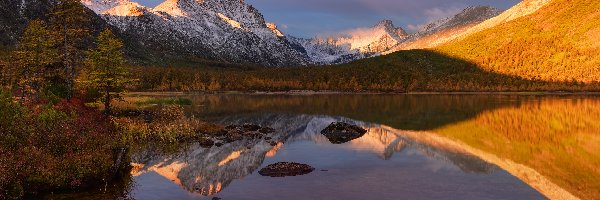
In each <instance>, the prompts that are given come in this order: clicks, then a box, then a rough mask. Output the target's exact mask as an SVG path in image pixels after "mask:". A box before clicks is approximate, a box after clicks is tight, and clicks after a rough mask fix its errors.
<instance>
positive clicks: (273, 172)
mask: <svg viewBox="0 0 600 200" xmlns="http://www.w3.org/2000/svg"><path fill="white" fill-rule="evenodd" d="M314 170H315V168H313V167H311V166H310V165H307V164H300V163H293V162H279V163H275V164H270V165H268V166H267V167H265V168H263V169H261V170H260V171H258V173H259V174H260V175H262V176H270V177H285V176H300V175H305V174H308V173H311V172H312V171H314Z"/></svg>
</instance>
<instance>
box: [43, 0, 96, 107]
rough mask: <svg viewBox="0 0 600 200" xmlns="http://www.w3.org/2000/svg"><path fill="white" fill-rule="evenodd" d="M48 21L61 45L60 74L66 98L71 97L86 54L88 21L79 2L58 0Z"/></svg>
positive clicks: (76, 0) (88, 35) (75, 0)
mask: <svg viewBox="0 0 600 200" xmlns="http://www.w3.org/2000/svg"><path fill="white" fill-rule="evenodd" d="M50 21H51V22H52V27H53V30H54V32H56V33H58V34H57V37H58V38H57V39H58V40H60V41H61V43H62V49H61V52H60V54H61V58H62V61H63V68H62V70H61V72H60V73H61V74H62V75H63V77H64V79H65V80H66V81H67V85H68V95H67V98H69V99H70V98H72V97H73V93H74V92H73V91H74V83H75V79H76V77H77V74H78V72H79V70H80V69H81V66H82V65H83V61H84V59H85V52H86V50H87V49H86V44H87V43H86V40H87V39H89V37H90V33H89V29H88V28H87V23H88V21H89V19H88V18H87V13H86V10H85V7H84V6H83V5H82V4H81V2H80V1H79V0H59V1H58V4H57V5H56V6H55V7H54V8H53V9H52V12H51V13H50Z"/></svg>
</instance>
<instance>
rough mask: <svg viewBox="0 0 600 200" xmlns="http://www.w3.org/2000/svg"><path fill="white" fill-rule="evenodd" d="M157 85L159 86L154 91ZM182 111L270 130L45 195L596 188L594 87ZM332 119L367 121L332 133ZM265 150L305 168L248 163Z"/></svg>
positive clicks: (155, 152)
mask: <svg viewBox="0 0 600 200" xmlns="http://www.w3.org/2000/svg"><path fill="white" fill-rule="evenodd" d="M163 97H164V96H163ZM183 97H185V98H189V99H191V100H192V102H193V103H192V105H190V106H186V107H185V109H186V113H187V115H189V116H190V117H196V118H200V119H204V120H207V121H211V122H215V123H219V124H223V125H229V124H244V123H253V124H260V125H263V126H268V127H271V128H274V129H275V130H276V132H275V133H273V134H272V135H270V137H271V138H270V141H275V142H268V141H267V139H244V140H241V141H236V142H232V143H228V144H224V145H223V146H220V147H216V146H213V147H211V148H203V147H201V146H200V145H199V144H188V145H182V146H179V147H175V148H171V149H169V150H164V149H160V150H159V148H154V147H148V148H144V149H142V150H139V151H135V153H134V154H133V155H132V165H133V166H134V169H133V170H132V172H131V178H130V179H128V180H125V181H123V183H116V184H113V185H107V186H106V187H104V188H101V189H98V190H94V191H91V192H84V193H78V194H68V195H48V196H47V198H48V199H69V198H78V199H106V198H133V199H213V198H214V199H217V198H222V199H547V198H550V199H600V167H599V166H600V97H598V96H577V95H563V96H548V95H539V96H538V95H516V94H507V95H466V94H465V95H441V94H440V95H431V94H427V95H425V94H423V95H418V94H414V95H375V94H373V95H367V94H361V95H358V94H356V95H350V94H318V95H268V94H265V95H247V94H222V95H185V96H183ZM332 122H346V123H349V124H353V125H357V126H360V127H362V128H364V129H366V130H367V133H366V134H365V135H364V136H362V137H360V138H357V139H354V140H351V141H348V142H346V143H342V144H333V143H332V142H330V141H329V140H328V139H327V138H326V137H325V136H324V135H322V134H321V133H320V132H321V130H323V129H324V128H325V127H327V126H328V125H329V124H331V123H332ZM276 162H298V163H304V164H308V165H311V166H312V167H314V168H315V170H314V171H313V172H311V173H309V174H306V175H302V176H294V177H283V178H272V177H265V176H261V175H259V174H258V173H257V172H258V170H260V169H261V168H263V167H265V166H267V165H269V164H273V163H276Z"/></svg>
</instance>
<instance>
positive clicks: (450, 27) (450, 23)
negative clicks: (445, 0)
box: [393, 6, 502, 51]
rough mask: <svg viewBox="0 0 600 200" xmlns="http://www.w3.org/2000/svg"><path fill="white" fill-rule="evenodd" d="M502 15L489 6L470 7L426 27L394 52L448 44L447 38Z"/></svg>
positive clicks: (499, 11)
mask: <svg viewBox="0 0 600 200" xmlns="http://www.w3.org/2000/svg"><path fill="white" fill-rule="evenodd" d="M500 13H502V11H501V10H499V9H497V8H493V7H489V6H473V7H468V8H466V9H464V10H463V11H461V12H460V13H458V14H456V15H454V16H452V17H448V18H445V19H440V20H437V21H435V22H432V23H430V24H428V25H426V26H424V27H423V28H422V29H421V30H419V31H418V32H416V33H414V34H412V35H411V36H410V38H409V39H408V40H406V41H405V42H403V43H402V44H400V45H398V46H397V47H395V48H394V49H393V51H397V50H403V49H423V48H431V47H435V46H438V45H440V44H443V43H445V42H447V41H448V40H447V38H451V37H453V36H454V35H457V34H461V33H463V32H465V31H467V30H468V29H469V28H471V27H474V26H476V25H477V24H480V23H481V22H484V21H486V20H488V19H490V18H493V17H495V16H498V15H499V14H500Z"/></svg>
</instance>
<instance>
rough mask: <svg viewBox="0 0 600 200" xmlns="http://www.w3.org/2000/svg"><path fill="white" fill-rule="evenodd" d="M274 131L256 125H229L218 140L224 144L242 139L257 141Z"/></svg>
mask: <svg viewBox="0 0 600 200" xmlns="http://www.w3.org/2000/svg"><path fill="white" fill-rule="evenodd" d="M273 132H275V130H274V129H273V128H270V127H262V126H259V125H256V124H243V125H229V126H226V127H225V129H224V130H223V131H222V132H221V134H220V139H221V140H223V141H224V142H225V143H231V142H234V141H238V140H243V139H259V138H263V137H266V134H269V133H273Z"/></svg>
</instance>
